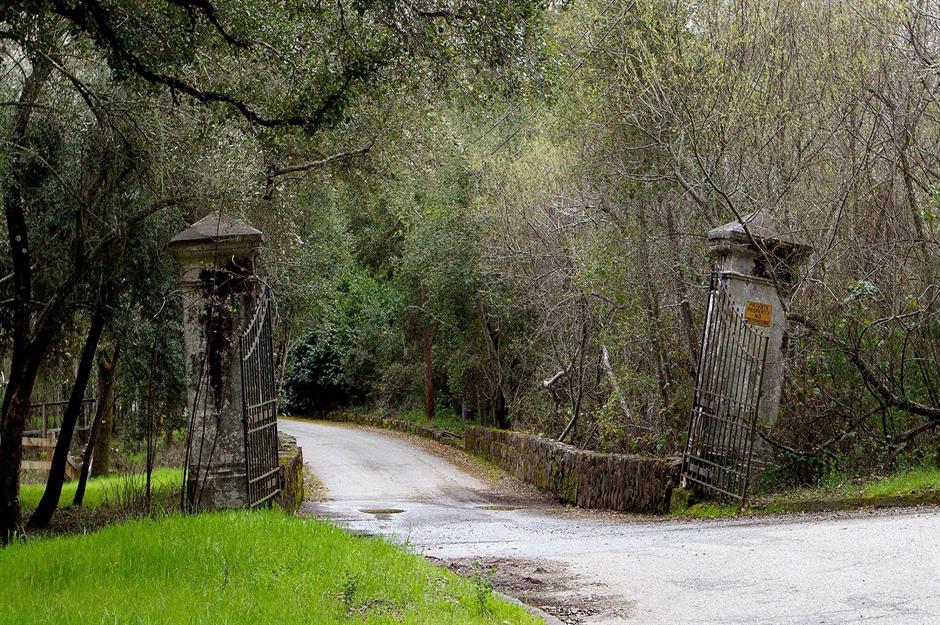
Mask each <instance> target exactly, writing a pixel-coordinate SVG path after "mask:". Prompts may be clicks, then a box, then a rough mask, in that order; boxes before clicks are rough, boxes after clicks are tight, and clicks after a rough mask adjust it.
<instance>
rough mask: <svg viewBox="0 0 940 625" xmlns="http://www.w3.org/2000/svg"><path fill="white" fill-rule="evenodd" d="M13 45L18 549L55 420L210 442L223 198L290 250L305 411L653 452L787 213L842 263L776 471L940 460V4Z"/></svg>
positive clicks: (798, 318)
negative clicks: (208, 260) (31, 449)
mask: <svg viewBox="0 0 940 625" xmlns="http://www.w3.org/2000/svg"><path fill="white" fill-rule="evenodd" d="M0 39H2V43H0V45H2V61H0V72H2V73H0V76H2V78H0V90H2V94H0V115H2V118H0V123H2V133H3V136H4V141H3V143H2V147H0V163H2V167H0V175H2V180H0V182H2V185H3V187H2V199H3V209H4V222H5V225H6V230H7V233H8V238H7V245H6V246H5V248H4V252H3V253H2V255H0V304H2V305H0V361H2V363H3V369H4V376H5V378H4V382H5V389H6V390H5V394H4V399H3V407H2V419H3V429H2V434H0V437H2V439H0V525H2V527H3V529H4V531H6V530H9V528H11V527H15V526H16V524H17V523H18V522H19V521H18V517H19V509H18V503H17V500H16V492H17V490H16V489H17V483H18V477H17V475H18V463H19V458H20V456H19V454H20V452H19V450H18V446H19V440H20V436H21V434H22V430H23V424H24V421H25V419H26V414H27V412H28V407H29V404H30V403H31V402H36V401H42V400H43V399H44V398H48V397H51V396H56V398H59V397H73V398H75V399H80V398H82V397H83V396H86V395H95V394H100V395H101V396H105V395H104V394H105V393H110V394H111V395H112V396H113V397H114V400H113V404H114V406H115V410H114V413H115V415H114V421H115V428H116V429H117V431H119V432H121V433H122V435H124V436H127V437H130V438H133V439H135V440H143V439H144V438H145V437H146V436H148V435H149V436H150V437H153V436H155V435H156V436H168V435H171V434H172V432H173V431H174V430H175V429H179V428H181V427H182V426H183V425H184V423H185V414H184V413H185V406H183V405H181V402H183V401H184V394H183V393H182V389H181V384H182V375H183V374H182V369H183V364H182V338H181V329H180V323H181V310H180V306H181V304H180V298H179V292H178V290H177V271H178V270H177V267H176V265H175V263H174V261H173V259H172V256H171V255H170V254H169V253H168V251H167V248H166V243H167V241H169V239H170V238H171V237H172V236H173V235H174V234H175V233H176V232H178V231H180V230H182V229H183V228H184V227H186V225H188V224H189V223H192V222H193V221H195V220H196V219H198V218H201V217H202V216H204V215H205V214H207V213H209V212H211V211H215V210H220V209H221V210H223V211H224V212H225V213H227V214H229V215H231V216H233V217H235V218H238V219H241V220H243V221H245V222H247V223H250V224H252V225H253V226H255V227H257V228H259V229H260V230H262V231H263V232H264V235H265V248H264V257H263V261H264V267H263V272H264V275H265V279H266V280H267V281H268V282H269V283H270V284H271V286H272V288H273V292H274V294H275V298H276V312H277V328H276V342H277V345H276V348H277V355H278V361H279V369H280V373H281V377H282V380H283V389H282V390H283V399H284V402H283V405H284V406H285V407H286V409H288V410H290V411H294V412H301V413H315V412H319V411H324V410H330V409H335V408H343V407H349V406H363V405H364V406H369V407H371V408H374V409H376V410H379V411H381V412H383V413H386V414H391V413H400V412H407V411H410V410H421V411H424V412H426V413H428V414H430V413H431V412H436V413H437V414H439V415H441V414H445V415H447V414H452V415H456V417H457V418H460V419H465V420H472V421H476V422H482V423H486V424H493V425H498V426H501V427H514V428H519V429H527V430H531V431H534V432H540V433H543V434H545V435H547V436H552V437H559V436H561V435H562V433H563V432H564V433H565V434H566V437H565V438H566V440H568V441H569V442H572V443H574V444H576V445H579V446H584V447H589V448H596V449H602V450H610V451H640V452H644V453H657V454H675V453H676V452H677V451H678V450H679V449H680V447H681V443H682V440H683V435H684V429H685V427H686V420H687V408H688V405H689V402H690V401H691V394H692V383H693V380H694V374H695V366H696V358H697V350H698V349H699V333H700V326H701V321H702V314H703V311H702V308H703V305H704V301H705V291H706V288H707V285H708V280H709V271H710V265H709V259H708V254H707V244H706V240H705V234H706V233H707V231H708V230H709V229H710V228H712V227H714V226H716V225H719V224H722V223H725V222H728V221H731V220H733V219H736V218H738V217H740V216H741V215H744V214H747V213H751V212H755V211H757V212H765V213H767V214H769V215H772V216H773V218H774V219H775V220H776V221H777V222H778V223H780V224H782V227H783V228H784V230H785V233H786V235H787V236H788V237H789V238H791V239H793V240H796V241H799V242H802V243H804V244H807V245H811V246H812V247H813V248H814V249H815V253H814V254H813V256H812V257H811V259H810V261H809V264H808V266H807V267H806V268H805V271H804V272H803V273H802V275H801V276H800V279H799V283H798V285H797V287H796V289H795V290H794V292H793V294H792V301H791V305H790V309H789V311H788V316H789V318H790V320H791V327H792V334H791V336H790V339H789V342H788V346H787V350H788V362H787V372H788V378H787V383H786V387H785V389H784V400H783V409H782V417H781V419H780V420H779V422H778V423H777V424H776V426H775V427H774V428H773V430H772V431H767V430H765V431H762V432H761V433H760V434H761V436H762V437H763V438H764V439H765V441H766V442H767V444H768V445H769V446H770V447H771V448H773V449H775V450H776V451H777V452H778V455H779V459H780V462H781V465H783V466H785V467H791V468H794V467H798V468H799V469H800V471H799V472H795V473H794V475H793V476H792V477H800V478H802V479H806V478H812V477H818V476H819V475H820V474H821V472H824V471H828V470H833V469H836V468H838V469H840V470H842V469H844V470H857V471H867V470H873V469H875V468H881V467H885V466H892V465H895V464H898V463H907V464H911V463H923V462H935V461H936V456H937V455H938V454H940V447H938V443H937V437H936V431H937V428H938V426H940V318H938V312H940V302H938V298H940V284H938V278H940V247H938V238H937V237H938V227H940V226H938V224H937V221H938V216H940V213H938V211H940V201H938V200H940V196H938V186H937V185H938V182H940V95H938V89H940V6H938V5H937V4H936V3H934V2H923V1H920V0H910V1H881V0H862V1H860V2H851V3H848V2H832V3H830V2H798V1H790V0H776V1H773V2H763V1H760V2H758V1H742V2H723V1H710V0H707V1H704V2H686V1H684V0H673V1H659V0H645V1H637V2H626V1H618V0H614V1H608V0H571V1H569V2H561V1H558V2H551V1H537V0H527V1H514V0H436V1H431V0H428V1H422V0H410V1H409V0H338V1H336V2H311V1H297V2H292V1H288V2H279V3H270V2H265V1H261V0H218V1H215V2H207V1H205V0H165V1H160V0H135V1H133V2H116V1H110V0H29V1H27V2H13V3H9V2H4V3H0ZM797 460H799V462H796V461H797ZM807 467H808V469H807ZM35 521H36V523H39V524H41V523H42V521H43V519H42V518H39V519H36V520H35Z"/></svg>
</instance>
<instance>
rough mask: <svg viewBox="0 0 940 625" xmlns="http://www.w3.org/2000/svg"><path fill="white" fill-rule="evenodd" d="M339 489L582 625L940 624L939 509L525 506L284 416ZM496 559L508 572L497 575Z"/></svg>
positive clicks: (368, 510)
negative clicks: (622, 511)
mask: <svg viewBox="0 0 940 625" xmlns="http://www.w3.org/2000/svg"><path fill="white" fill-rule="evenodd" d="M279 427H280V428H281V430H283V431H286V432H288V433H289V434H292V435H294V436H296V437H297V440H298V443H299V444H300V446H301V447H302V449H303V454H304V460H305V462H306V463H307V465H308V466H309V467H310V469H311V470H312V472H313V473H314V475H316V476H317V478H318V479H319V480H320V481H321V482H322V484H323V486H324V487H325V495H324V500H323V501H320V502H314V503H311V504H305V505H306V506H307V507H308V511H310V512H314V513H317V514H320V515H323V516H327V517H329V518H331V519H333V520H335V521H336V522H338V523H340V524H341V525H343V526H345V527H347V528H349V529H351V530H353V531H358V532H362V533H369V534H379V535H382V536H385V537H386V538H388V539H389V540H391V541H393V542H397V543H399V544H404V545H406V546H407V547H408V548H412V549H414V550H416V551H417V552H419V553H422V554H424V555H426V556H429V557H432V558H436V559H440V560H442V561H443V562H444V563H445V564H448V565H450V566H452V567H453V568H455V569H458V570H463V571H468V570H473V569H475V568H476V569H477V570H480V569H483V570H485V571H492V573H491V574H492V575H494V581H495V583H496V584H497V586H498V587H500V588H501V589H502V590H504V591H506V592H507V593H508V594H511V595H513V596H516V597H518V598H520V599H522V600H523V601H526V602H528V603H531V604H534V605H538V606H539V607H542V608H543V609H545V610H546V611H548V612H550V613H553V614H555V615H556V616H558V617H559V618H561V619H562V620H563V621H565V622H570V623H595V624H614V623H631V624H632V623H636V624H656V625H679V624H686V623H688V624H693V623H694V624H696V625H705V624H715V625H718V624H720V625H731V624H738V623H740V624H748V625H759V624H771V623H773V624H783V623H786V624H794V625H804V624H823V623H824V624H836V623H839V624H842V623H865V624H869V623H879V624H881V623H884V624H888V623H890V624H892V625H897V624H908V623H909V624H917V625H923V624H931V623H940V510H937V509H915V510H908V511H903V512H891V513H859V514H854V515H842V516H833V517H815V518H814V517H799V518H789V519H780V518H776V519H762V520H745V521H715V522H679V521H672V520H643V519H640V520H637V519H634V518H630V517H621V516H617V515H610V514H602V515H593V514H589V513H584V512H580V511H573V510H571V509H565V508H563V507H561V506H556V505H554V504H551V503H546V502H544V501H539V500H535V501H528V502H527V501H525V500H518V501H512V500H510V499H507V497H506V495H505V494H504V493H499V492H497V490H494V489H493V488H492V487H491V486H490V485H489V484H488V483H487V481H486V480H484V479H483V478H480V477H477V476H474V475H471V473H472V471H471V472H467V471H464V470H462V469H460V468H458V467H457V466H455V464H452V463H451V462H449V461H448V460H445V459H443V458H442V457H441V456H439V455H437V454H435V453H432V452H430V451H427V450H426V449H425V447H426V445H416V444H414V443H413V442H411V441H410V440H408V439H407V438H404V437H401V436H398V435H395V434H392V433H386V432H380V431H375V430H370V429H363V428H352V427H344V426H340V425H333V424H322V423H312V422H299V421H281V422H280V424H279ZM493 567H495V570H494V568H493Z"/></svg>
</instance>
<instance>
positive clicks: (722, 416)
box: [682, 272, 768, 504]
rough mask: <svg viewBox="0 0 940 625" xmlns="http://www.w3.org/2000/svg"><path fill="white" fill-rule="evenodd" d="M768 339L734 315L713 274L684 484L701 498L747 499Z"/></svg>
mask: <svg viewBox="0 0 940 625" xmlns="http://www.w3.org/2000/svg"><path fill="white" fill-rule="evenodd" d="M767 343H768V337H767V336H765V335H764V334H763V333H761V332H760V331H758V330H756V329H755V328H753V327H751V325H750V324H749V323H748V322H747V321H745V319H744V317H743V316H742V315H741V314H740V313H738V311H737V310H735V302H733V301H732V300H731V298H730V297H729V295H728V293H727V290H726V288H724V284H723V280H722V279H721V276H720V275H719V274H718V273H714V272H713V273H712V280H711V288H710V289H709V293H708V307H707V308H706V314H705V328H704V330H703V332H702V343H701V349H700V351H699V363H698V371H697V373H696V380H695V395H694V398H693V402H692V414H691V416H690V418H689V432H688V438H687V439H686V445H685V452H684V453H683V457H682V481H683V485H691V486H692V487H694V488H696V489H697V490H700V491H703V492H704V493H705V494H711V495H717V496H719V497H721V498H731V499H735V500H737V501H740V502H741V503H742V504H743V503H744V501H745V499H746V498H747V489H748V481H749V479H750V472H751V455H752V452H753V449H754V432H755V428H756V426H757V413H758V406H759V404H760V397H761V386H762V383H763V377H764V365H765V363H766V360H767Z"/></svg>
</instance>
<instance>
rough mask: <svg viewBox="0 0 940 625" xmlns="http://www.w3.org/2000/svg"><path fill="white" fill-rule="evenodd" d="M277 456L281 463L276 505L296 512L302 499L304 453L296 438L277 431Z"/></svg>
mask: <svg viewBox="0 0 940 625" xmlns="http://www.w3.org/2000/svg"><path fill="white" fill-rule="evenodd" d="M277 456H278V461H279V462H280V465H281V492H280V494H278V496H277V505H278V506H279V507H280V508H282V509H283V510H285V511H287V512H291V513H293V512H297V510H298V509H299V508H300V504H301V503H303V500H304V454H303V451H302V450H301V449H300V448H299V447H298V446H297V439H296V438H294V437H293V436H290V435H289V434H284V433H283V432H278V433H277Z"/></svg>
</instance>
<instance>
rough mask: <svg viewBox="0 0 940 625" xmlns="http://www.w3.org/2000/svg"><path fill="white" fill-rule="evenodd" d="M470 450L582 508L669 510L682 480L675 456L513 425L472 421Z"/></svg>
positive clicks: (467, 444) (466, 438)
mask: <svg viewBox="0 0 940 625" xmlns="http://www.w3.org/2000/svg"><path fill="white" fill-rule="evenodd" d="M464 446H465V448H466V450H467V451H469V452H471V453H475V454H477V455H480V456H482V457H484V458H486V459H487V460H490V461H491V462H494V463H495V464H497V465H499V466H500V467H502V468H503V469H505V470H506V471H508V472H509V473H510V474H512V475H514V476H515V477H517V478H519V479H520V480H522V481H524V482H528V483H530V484H532V485H534V486H536V487H537V488H539V489H541V490H543V491H546V492H549V493H551V494H553V495H555V496H557V497H558V498H559V499H561V500H562V501H564V502H566V503H570V504H574V505H577V506H580V507H582V508H599V509H607V510H617V511H621V512H652V513H664V512H668V511H669V499H670V497H671V495H672V489H673V488H675V487H676V485H677V484H678V481H679V465H680V461H679V459H677V458H655V457H648V456H634V455H626V454H602V453H597V452H593V451H587V450H584V449H578V448H577V447H573V446H571V445H566V444H564V443H558V442H556V441H553V440H550V439H547V438H542V437H539V436H533V435H531V434H524V433H521V432H512V431H509V430H495V429H492V428H484V427H479V426H468V427H467V428H466V431H465V433H464Z"/></svg>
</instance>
